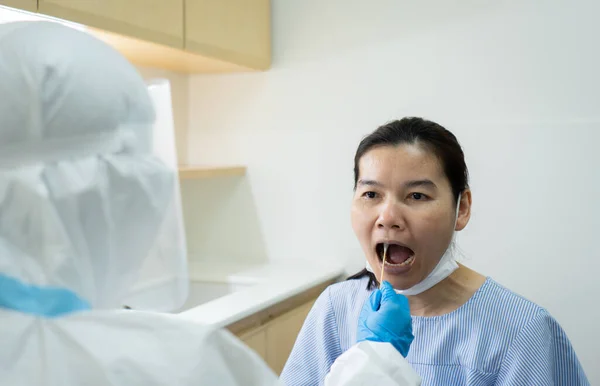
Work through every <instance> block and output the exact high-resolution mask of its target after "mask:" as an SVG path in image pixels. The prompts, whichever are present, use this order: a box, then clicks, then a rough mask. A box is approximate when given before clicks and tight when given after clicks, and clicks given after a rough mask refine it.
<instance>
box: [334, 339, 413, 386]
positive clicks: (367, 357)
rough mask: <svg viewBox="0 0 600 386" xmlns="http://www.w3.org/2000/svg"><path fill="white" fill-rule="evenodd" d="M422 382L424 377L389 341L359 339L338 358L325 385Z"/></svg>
mask: <svg viewBox="0 0 600 386" xmlns="http://www.w3.org/2000/svg"><path fill="white" fill-rule="evenodd" d="M361 385H378V386H419V385H421V377H419V375H418V374H417V373H416V372H415V371H414V370H413V369H412V367H410V365H409V364H408V362H407V361H406V359H404V357H403V356H402V355H401V354H400V353H399V352H398V351H397V350H396V349H395V348H394V346H392V345H391V344H390V343H381V342H370V341H365V342H360V343H358V344H356V345H354V346H352V347H351V348H350V349H349V350H348V351H346V352H345V353H344V354H342V355H341V356H340V357H338V358H337V359H336V361H335V362H334V363H333V365H332V366H331V370H330V371H329V374H327V376H326V377H325V386H361Z"/></svg>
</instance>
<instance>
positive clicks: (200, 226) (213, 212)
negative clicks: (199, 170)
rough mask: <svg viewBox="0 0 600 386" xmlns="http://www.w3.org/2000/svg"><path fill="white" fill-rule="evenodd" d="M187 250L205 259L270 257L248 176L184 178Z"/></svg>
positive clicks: (261, 259) (257, 260)
mask: <svg viewBox="0 0 600 386" xmlns="http://www.w3.org/2000/svg"><path fill="white" fill-rule="evenodd" d="M181 194H182V204H183V212H184V219H185V229H186V237H187V245H188V253H189V255H190V257H191V258H192V259H200V260H202V261H215V262H216V261H219V262H225V263H227V262H230V261H232V260H233V261H237V262H243V263H245V264H246V263H261V262H265V261H267V252H266V247H265V242H264V236H263V234H262V232H261V229H260V224H259V219H258V213H257V210H256V205H255V203H254V200H253V196H252V192H251V189H250V184H249V182H248V179H247V178H240V177H219V178H210V179H199V180H184V181H181Z"/></svg>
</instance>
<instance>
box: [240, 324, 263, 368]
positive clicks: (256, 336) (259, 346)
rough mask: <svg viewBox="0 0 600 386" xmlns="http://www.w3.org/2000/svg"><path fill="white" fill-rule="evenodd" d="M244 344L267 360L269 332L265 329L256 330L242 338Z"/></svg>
mask: <svg viewBox="0 0 600 386" xmlns="http://www.w3.org/2000/svg"><path fill="white" fill-rule="evenodd" d="M240 339H241V340H242V342H244V343H245V344H246V346H248V347H250V348H251V349H252V350H254V351H256V353H257V354H258V355H259V356H260V357H261V358H262V359H263V360H264V361H266V360H267V332H266V330H265V329H264V328H260V329H256V330H253V331H250V332H247V333H245V334H244V335H242V336H240Z"/></svg>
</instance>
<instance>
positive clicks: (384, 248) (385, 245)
mask: <svg viewBox="0 0 600 386" xmlns="http://www.w3.org/2000/svg"><path fill="white" fill-rule="evenodd" d="M387 249H388V245H387V244H383V264H381V275H380V276H379V289H381V286H382V285H383V269H384V268H385V257H386V255H387Z"/></svg>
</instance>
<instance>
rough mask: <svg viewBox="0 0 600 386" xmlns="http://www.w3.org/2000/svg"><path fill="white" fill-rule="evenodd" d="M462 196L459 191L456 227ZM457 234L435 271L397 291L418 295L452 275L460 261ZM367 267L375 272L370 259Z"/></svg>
mask: <svg viewBox="0 0 600 386" xmlns="http://www.w3.org/2000/svg"><path fill="white" fill-rule="evenodd" d="M461 197H462V193H459V194H458V200H457V202H456V214H455V216H454V227H455V228H456V221H457V220H458V210H459V208H460V199H461ZM455 235H456V232H454V234H453V235H452V241H451V242H450V245H449V246H448V248H447V249H446V251H445V252H444V254H443V255H442V257H441V259H440V261H439V262H438V264H437V265H436V266H435V268H434V269H433V271H431V272H430V273H429V275H427V277H426V278H425V279H424V280H423V281H421V282H419V283H417V284H415V285H414V286H412V287H410V288H407V289H405V290H399V289H396V290H395V291H396V293H398V294H401V295H406V296H412V295H418V294H420V293H422V292H425V291H427V290H428V289H430V288H431V287H433V286H434V285H436V284H438V283H439V282H441V281H442V280H444V279H445V278H447V277H448V276H450V274H452V272H454V271H456V269H457V268H458V263H457V262H456V259H455V256H454V248H453V246H454V238H455ZM366 268H367V271H369V272H371V273H375V272H374V271H373V267H371V264H369V262H368V261H367V262H366Z"/></svg>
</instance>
